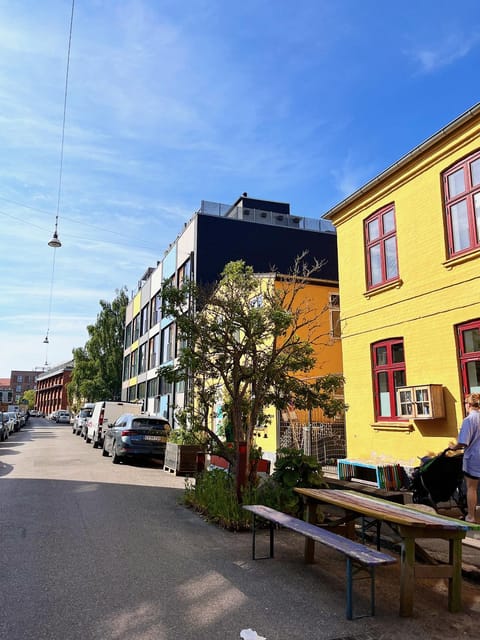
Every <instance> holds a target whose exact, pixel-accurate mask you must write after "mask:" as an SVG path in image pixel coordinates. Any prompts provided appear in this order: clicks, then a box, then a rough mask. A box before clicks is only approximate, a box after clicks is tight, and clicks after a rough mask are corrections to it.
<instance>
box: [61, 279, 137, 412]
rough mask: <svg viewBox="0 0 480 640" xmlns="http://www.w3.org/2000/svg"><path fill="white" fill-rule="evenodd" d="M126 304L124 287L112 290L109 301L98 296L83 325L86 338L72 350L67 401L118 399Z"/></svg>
mask: <svg viewBox="0 0 480 640" xmlns="http://www.w3.org/2000/svg"><path fill="white" fill-rule="evenodd" d="M127 304H128V296H127V291H126V287H123V288H122V289H120V290H117V291H116V297H115V298H114V300H113V301H112V302H107V301H105V300H100V307H101V309H100V312H99V313H98V315H97V321H96V322H95V324H92V325H88V326H87V331H88V335H89V339H88V340H87V342H86V343H85V346H84V347H78V348H76V349H74V350H73V360H74V368H73V374H72V380H71V382H70V384H69V386H68V397H69V402H70V404H71V405H75V404H76V403H77V402H79V401H88V402H96V401H98V400H105V399H110V400H119V399H120V397H121V390H122V367H123V337H124V327H125V310H126V307H127Z"/></svg>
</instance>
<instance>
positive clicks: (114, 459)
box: [112, 443, 120, 464]
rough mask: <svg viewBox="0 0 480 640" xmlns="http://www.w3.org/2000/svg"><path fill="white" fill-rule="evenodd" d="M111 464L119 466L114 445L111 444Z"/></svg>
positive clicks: (118, 458)
mask: <svg viewBox="0 0 480 640" xmlns="http://www.w3.org/2000/svg"><path fill="white" fill-rule="evenodd" d="M112 462H113V464H120V456H119V455H118V453H117V447H116V445H115V443H114V444H113V447H112Z"/></svg>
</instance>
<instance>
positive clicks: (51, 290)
mask: <svg viewBox="0 0 480 640" xmlns="http://www.w3.org/2000/svg"><path fill="white" fill-rule="evenodd" d="M74 10H75V0H72V11H71V14H70V29H69V34H68V50H67V68H66V72H65V90H64V94H63V119H62V138H61V143H60V167H59V173H58V193H57V209H56V215H55V232H54V235H53V238H54V239H55V238H56V239H57V241H58V236H57V227H58V216H59V212H60V200H61V194H62V178H63V154H64V147H65V122H66V117H67V96H68V76H69V70H70V52H71V47H72V31H73V15H74ZM49 245H50V246H51V247H52V248H53V259H52V275H51V279H50V297H49V303H48V322H47V333H46V335H45V339H44V341H43V342H44V344H45V345H46V348H45V366H48V345H49V343H50V338H49V334H50V323H51V318H52V303H53V285H54V280H55V258H56V252H57V246H58V247H59V246H61V245H60V243H58V244H57V245H54V244H52V243H51V242H49Z"/></svg>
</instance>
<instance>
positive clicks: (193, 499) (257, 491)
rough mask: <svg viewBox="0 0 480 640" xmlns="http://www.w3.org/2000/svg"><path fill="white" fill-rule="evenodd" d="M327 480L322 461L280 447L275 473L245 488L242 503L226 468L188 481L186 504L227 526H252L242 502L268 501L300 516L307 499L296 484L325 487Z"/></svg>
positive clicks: (243, 527) (298, 451) (301, 452)
mask: <svg viewBox="0 0 480 640" xmlns="http://www.w3.org/2000/svg"><path fill="white" fill-rule="evenodd" d="M323 486H326V483H325V481H324V479H323V474H322V470H321V467H320V465H319V463H318V461H317V460H316V459H315V458H313V457H311V456H306V455H305V454H304V453H303V451H301V450H298V449H280V450H279V451H278V452H277V461H276V464H275V470H274V473H273V475H272V476H270V477H269V478H267V479H265V480H262V481H261V482H254V483H252V484H250V485H249V486H247V487H245V489H244V491H243V493H242V503H239V502H238V498H237V493H236V488H235V481H234V478H233V477H232V476H231V475H230V474H228V473H226V472H225V471H222V470H219V469H214V470H212V471H204V472H202V473H201V474H199V475H198V476H197V478H196V481H195V483H193V482H192V481H187V483H186V488H185V494H184V503H185V504H186V505H188V506H189V507H191V508H193V509H195V510H196V511H198V512H200V513H202V514H203V515H204V517H205V518H206V519H207V520H208V521H210V522H215V523H216V524H218V525H220V526H222V527H225V528H226V529H230V530H234V531H240V530H244V529H247V528H249V526H250V522H251V515H250V514H249V513H247V512H246V511H244V510H243V509H242V504H265V505H267V506H269V507H272V508H273V509H278V510H279V511H283V512H285V513H289V514H291V515H294V516H296V517H303V501H302V498H301V496H299V495H298V494H296V493H295V492H294V491H293V489H294V488H295V487H314V488H318V487H323Z"/></svg>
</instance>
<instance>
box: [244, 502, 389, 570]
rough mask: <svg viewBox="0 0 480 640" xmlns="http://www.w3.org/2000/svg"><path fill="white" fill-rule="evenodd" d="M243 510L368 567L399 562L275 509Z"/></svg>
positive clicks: (253, 507) (253, 506)
mask: <svg viewBox="0 0 480 640" xmlns="http://www.w3.org/2000/svg"><path fill="white" fill-rule="evenodd" d="M243 508H244V509H245V510H246V511H250V512H251V513H254V514H255V515H257V516H260V517H261V518H264V519H265V520H270V521H271V522H275V523H276V524H279V525H280V526H282V527H285V528H287V529H291V530H292V531H296V532H297V533H300V534H301V535H304V536H307V537H308V538H311V539H312V540H314V541H315V542H319V543H321V544H324V545H325V546H327V547H330V548H331V549H336V550H337V551H340V553H343V554H344V555H346V556H348V557H349V558H352V560H356V561H357V562H361V563H362V564H365V565H367V566H375V565H383V564H393V563H395V562H397V560H396V558H394V557H393V556H391V555H389V554H387V553H383V552H381V551H377V550H376V549H371V548H370V547H366V546H365V545H363V544H361V543H360V542H355V541H354V540H349V539H348V538H344V537H343V536H341V535H339V534H338V533H334V532H333V531H328V529H321V528H320V527H317V526H316V525H314V524H311V523H309V522H305V521H304V520H300V519H299V518H294V517H293V516H289V515H288V514H286V513H282V512H281V511H276V510H275V509H271V508H270V507H267V506H265V505H260V504H256V505H244V507H243Z"/></svg>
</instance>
